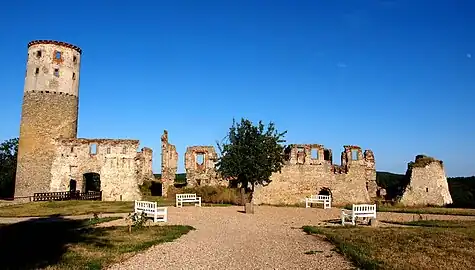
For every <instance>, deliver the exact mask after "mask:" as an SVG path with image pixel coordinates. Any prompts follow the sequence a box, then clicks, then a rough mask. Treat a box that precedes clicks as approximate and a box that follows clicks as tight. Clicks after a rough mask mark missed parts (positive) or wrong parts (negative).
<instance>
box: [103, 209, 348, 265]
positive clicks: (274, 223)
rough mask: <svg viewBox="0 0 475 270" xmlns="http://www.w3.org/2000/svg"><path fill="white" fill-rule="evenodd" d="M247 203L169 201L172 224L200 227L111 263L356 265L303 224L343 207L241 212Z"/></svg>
mask: <svg viewBox="0 0 475 270" xmlns="http://www.w3.org/2000/svg"><path fill="white" fill-rule="evenodd" d="M242 209H243V208H242V207H234V206H233V207H202V208H199V207H193V206H190V207H184V208H181V209H178V208H175V207H170V208H168V211H169V222H168V224H186V225H191V226H193V227H195V228H196V230H194V231H191V232H189V233H188V234H186V235H184V236H182V237H180V238H179V239H177V240H175V241H174V242H170V243H164V244H160V245H156V246H153V247H152V248H150V249H149V250H147V251H145V252H143V253H140V254H137V255H136V256H134V257H132V258H130V259H128V260H126V261H124V262H122V263H119V264H116V265H114V266H112V267H111V268H110V269H354V267H353V266H352V265H351V263H349V262H348V261H347V260H345V259H344V258H343V256H341V255H340V254H338V253H336V252H335V251H332V249H333V246H332V245H331V244H330V243H328V242H326V241H323V240H321V239H319V238H317V237H315V236H311V235H307V234H305V233H304V232H303V231H302V230H301V227H302V226H303V225H316V224H318V223H319V221H322V220H324V219H328V218H338V216H339V210H338V209H330V210H323V209H314V208H313V209H305V208H292V207H268V206H259V207H256V208H255V214H253V215H251V214H243V213H240V212H239V211H241V210H242ZM120 222H123V221H121V220H118V221H112V222H111V223H116V224H117V225H118V223H120ZM306 251H316V253H315V254H305V252H306Z"/></svg>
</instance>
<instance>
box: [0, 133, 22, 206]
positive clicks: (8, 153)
mask: <svg viewBox="0 0 475 270" xmlns="http://www.w3.org/2000/svg"><path fill="white" fill-rule="evenodd" d="M17 155H18V138H14V139H10V140H6V141H4V142H3V143H1V144H0V198H12V197H13V194H14V188H15V174H16V162H17Z"/></svg>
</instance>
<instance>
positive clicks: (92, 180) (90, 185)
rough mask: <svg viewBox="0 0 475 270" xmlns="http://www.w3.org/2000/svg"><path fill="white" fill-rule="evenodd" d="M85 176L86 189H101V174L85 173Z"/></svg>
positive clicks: (86, 190)
mask: <svg viewBox="0 0 475 270" xmlns="http://www.w3.org/2000/svg"><path fill="white" fill-rule="evenodd" d="M83 178H84V186H85V188H84V191H85V192H89V191H101V175H100V174H98V173H94V172H91V173H85V174H83Z"/></svg>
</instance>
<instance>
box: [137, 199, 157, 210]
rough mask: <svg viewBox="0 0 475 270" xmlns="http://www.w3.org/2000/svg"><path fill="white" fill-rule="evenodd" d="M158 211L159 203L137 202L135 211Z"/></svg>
mask: <svg viewBox="0 0 475 270" xmlns="http://www.w3.org/2000/svg"><path fill="white" fill-rule="evenodd" d="M137 210H141V211H146V212H147V211H156V210H157V202H147V201H135V211H137Z"/></svg>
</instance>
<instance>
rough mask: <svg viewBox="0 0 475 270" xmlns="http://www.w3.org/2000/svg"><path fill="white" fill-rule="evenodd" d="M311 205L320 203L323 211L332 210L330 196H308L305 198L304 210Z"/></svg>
mask: <svg viewBox="0 0 475 270" xmlns="http://www.w3.org/2000/svg"><path fill="white" fill-rule="evenodd" d="M312 203H322V204H323V209H328V208H332V198H331V196H330V195H310V197H307V198H305V208H309V207H310V206H311V204H312Z"/></svg>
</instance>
